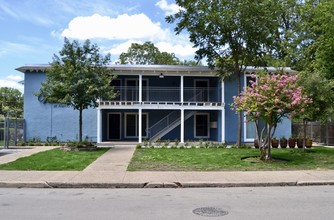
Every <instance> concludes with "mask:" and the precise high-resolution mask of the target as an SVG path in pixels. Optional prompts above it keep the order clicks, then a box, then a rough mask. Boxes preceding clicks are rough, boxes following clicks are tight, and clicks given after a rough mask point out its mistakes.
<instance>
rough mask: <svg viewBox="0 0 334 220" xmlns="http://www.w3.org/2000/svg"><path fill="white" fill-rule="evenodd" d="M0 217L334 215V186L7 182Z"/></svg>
mask: <svg viewBox="0 0 334 220" xmlns="http://www.w3.org/2000/svg"><path fill="white" fill-rule="evenodd" d="M194 212H197V214H195V213H194ZM198 214H200V215H198ZM223 214H225V215H223ZM203 215H204V216H203ZM205 215H206V216H205ZM219 215H220V216H219ZM0 219H9V220H12V219H43V220H45V219H94V220H99V219H117V220H118V219H127V220H131V219H158V220H162V219H173V220H177V219H182V220H184V219H270V220H275V219H294V220H295V219H303V220H304V219H334V186H307V187H264V188H263V187H256V188H196V189H190V188H187V189H5V188H1V189H0Z"/></svg>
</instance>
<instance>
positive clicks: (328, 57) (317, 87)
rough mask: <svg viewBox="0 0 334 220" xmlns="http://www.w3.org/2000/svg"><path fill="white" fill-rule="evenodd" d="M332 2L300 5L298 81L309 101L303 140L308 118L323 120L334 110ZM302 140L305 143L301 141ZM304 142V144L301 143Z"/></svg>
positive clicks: (304, 114) (299, 117) (333, 5)
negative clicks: (310, 100)
mask: <svg viewBox="0 0 334 220" xmlns="http://www.w3.org/2000/svg"><path fill="white" fill-rule="evenodd" d="M333 9H334V2H333V1H331V0H323V1H319V0H308V1H306V2H305V4H304V5H303V7H302V12H303V13H302V20H301V24H300V26H301V29H300V30H299V32H297V35H298V36H299V38H300V45H299V47H300V49H301V50H300V54H299V56H300V58H299V63H298V66H299V68H300V69H302V70H303V71H302V72H301V73H300V80H299V84H300V85H302V86H303V87H304V88H305V91H306V94H307V95H308V96H309V97H311V98H312V100H313V102H312V103H311V104H310V106H309V107H308V108H307V109H306V111H305V112H304V113H303V114H299V115H298V117H297V119H301V120H302V121H303V124H304V140H305V136H306V124H307V122H308V121H321V122H323V123H326V122H328V121H330V120H332V119H333V113H334V106H333V104H332V103H333V101H334V74H333V73H334V62H333V56H334V50H333V48H334V26H333V22H334V11H333ZM304 143H305V142H304ZM304 145H305V144H304Z"/></svg>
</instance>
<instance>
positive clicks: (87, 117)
mask: <svg viewBox="0 0 334 220" xmlns="http://www.w3.org/2000/svg"><path fill="white" fill-rule="evenodd" d="M44 80H45V74H44V73H36V72H32V73H26V74H25V86H24V118H25V140H26V141H27V140H29V139H31V138H33V137H39V138H41V140H42V141H46V139H47V137H54V136H56V137H57V140H60V141H67V140H77V139H78V133H79V112H78V111H75V110H73V109H72V108H71V107H66V106H64V105H60V104H49V103H46V104H44V103H43V102H41V101H39V100H38V97H37V96H35V95H34V93H36V92H38V90H39V88H40V87H41V83H42V82H43V81H44ZM96 120H97V119H96V110H95V109H87V110H84V111H83V137H84V138H85V137H86V136H88V137H89V139H92V141H96V124H97V121H96Z"/></svg>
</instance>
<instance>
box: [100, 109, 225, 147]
mask: <svg viewBox="0 0 334 220" xmlns="http://www.w3.org/2000/svg"><path fill="white" fill-rule="evenodd" d="M172 111H180V110H145V109H143V111H142V113H143V114H147V115H148V127H151V126H152V125H154V124H156V123H157V122H158V121H160V120H161V119H162V118H164V117H166V116H167V115H168V114H169V113H171V112H172ZM187 111H189V110H186V111H185V113H186V112H187ZM108 113H120V114H121V126H120V128H121V140H126V141H138V137H134V138H127V137H126V136H125V129H126V127H125V115H126V114H127V113H138V110H106V109H105V110H102V141H110V140H108V134H107V132H108ZM197 113H207V114H209V118H210V121H209V123H210V122H213V121H217V120H218V115H219V113H218V111H198V112H197ZM220 123H221V122H220ZM217 124H218V122H217ZM114 128H115V129H118V128H119V127H118V126H116V127H114ZM194 128H195V124H194V116H191V117H190V118H188V119H187V120H186V121H185V134H184V140H185V141H186V140H200V139H204V140H211V141H219V139H218V138H219V137H220V136H219V133H218V132H220V129H219V128H218V126H217V128H210V133H209V134H210V137H209V138H195V137H194ZM145 139H149V136H148V137H143V140H145ZM175 139H178V140H180V139H181V137H180V125H178V126H177V127H176V128H174V129H173V130H172V131H170V132H169V133H167V134H166V135H164V136H163V137H162V138H161V140H175Z"/></svg>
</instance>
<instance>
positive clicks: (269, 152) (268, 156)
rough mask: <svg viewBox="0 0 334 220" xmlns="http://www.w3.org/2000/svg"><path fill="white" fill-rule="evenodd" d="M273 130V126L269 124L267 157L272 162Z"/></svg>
mask: <svg viewBox="0 0 334 220" xmlns="http://www.w3.org/2000/svg"><path fill="white" fill-rule="evenodd" d="M271 128H272V126H271V125H270V124H268V129H267V130H268V134H267V137H268V154H267V155H266V160H270V159H271Z"/></svg>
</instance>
